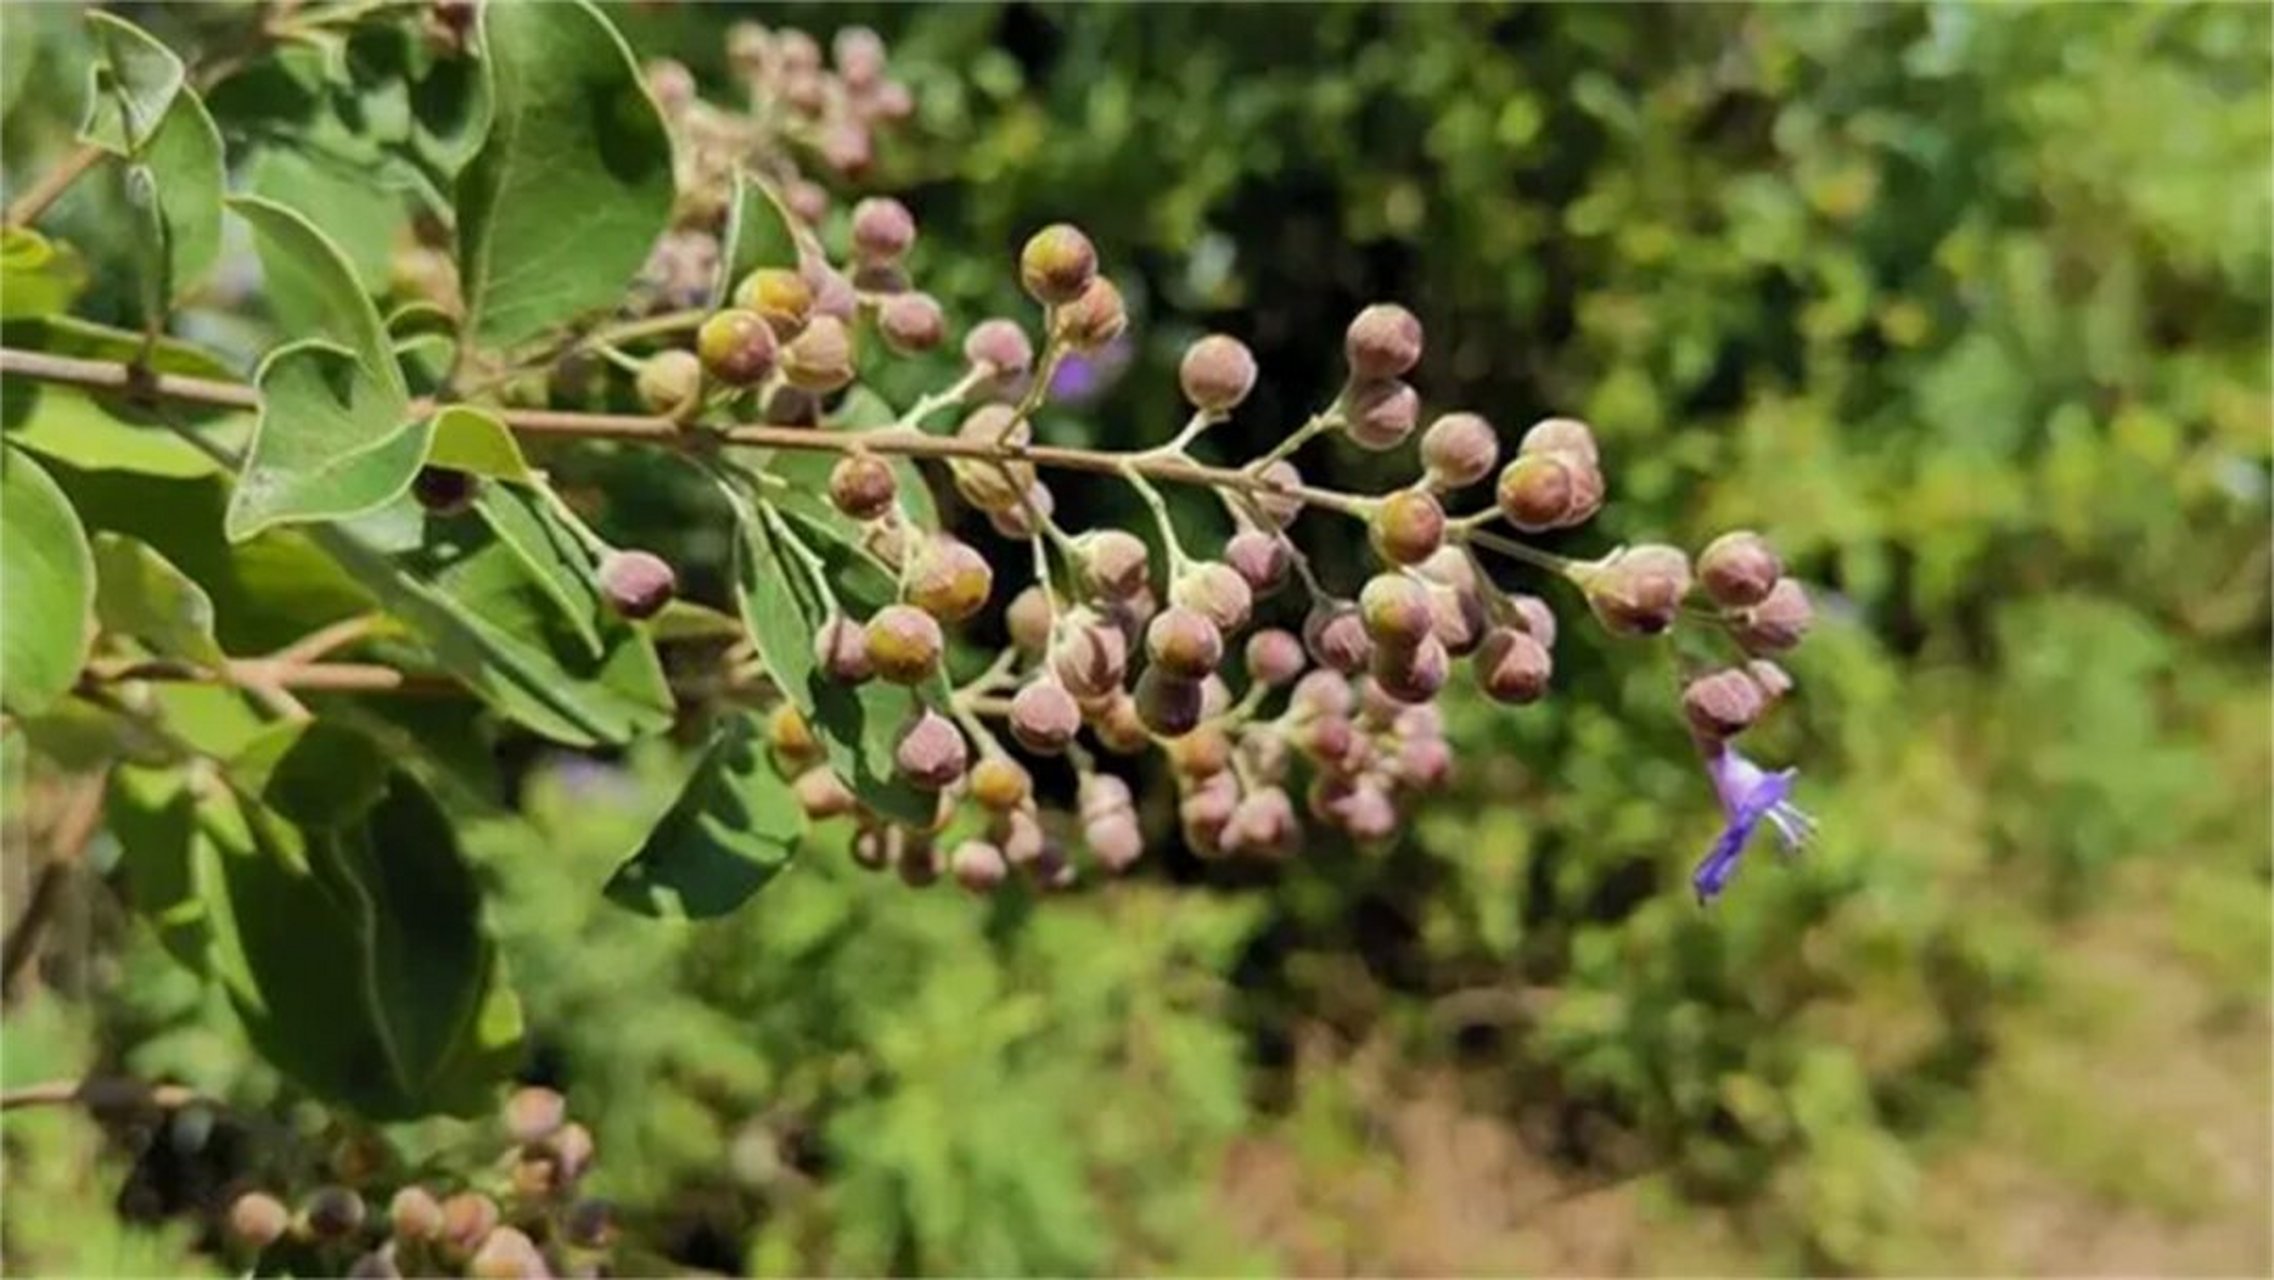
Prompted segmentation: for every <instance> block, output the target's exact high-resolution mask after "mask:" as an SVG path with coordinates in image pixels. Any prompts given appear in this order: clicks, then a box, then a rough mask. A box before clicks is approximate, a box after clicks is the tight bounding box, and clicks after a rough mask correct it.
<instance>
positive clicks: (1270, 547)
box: [1224, 529, 1295, 596]
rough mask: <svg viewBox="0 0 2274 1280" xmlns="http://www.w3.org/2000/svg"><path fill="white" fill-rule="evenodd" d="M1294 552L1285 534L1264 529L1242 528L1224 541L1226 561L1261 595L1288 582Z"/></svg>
mask: <svg viewBox="0 0 2274 1280" xmlns="http://www.w3.org/2000/svg"><path fill="white" fill-rule="evenodd" d="M1294 554H1295V553H1294V550H1293V549H1292V548H1290V547H1289V546H1288V545H1287V539H1286V538H1284V537H1282V536H1280V535H1279V534H1276V533H1265V532H1264V531H1263V530H1261V529H1242V530H1241V531H1240V532H1238V533H1235V534H1233V535H1232V537H1231V539H1230V540H1229V541H1227V542H1226V543H1225V544H1224V563H1225V564H1227V565H1230V566H1231V569H1232V572H1234V573H1236V574H1238V575H1240V580H1241V581H1243V582H1245V583H1247V584H1248V590H1249V592H1250V593H1251V594H1253V595H1258V596H1266V595H1270V594H1271V593H1272V592H1274V591H1277V590H1278V589H1279V588H1280V587H1281V586H1283V585H1284V584H1285V583H1286V581H1287V569H1288V566H1289V565H1291V564H1293V563H1294Z"/></svg>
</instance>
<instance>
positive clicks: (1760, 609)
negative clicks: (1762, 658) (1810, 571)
mask: <svg viewBox="0 0 2274 1280" xmlns="http://www.w3.org/2000/svg"><path fill="white" fill-rule="evenodd" d="M1815 621H1816V609H1815V607H1814V606H1813V605H1811V604H1809V603H1808V590H1807V588H1805V587H1803V586H1801V585H1800V583H1799V582H1798V581H1797V580H1795V579H1792V578H1779V579H1777V584H1776V586H1774V587H1772V588H1770V589H1769V594H1768V595H1767V596H1766V597H1764V598H1763V599H1762V601H1761V602H1760V603H1759V604H1757V605H1754V606H1753V607H1752V608H1750V609H1747V610H1745V611H1744V612H1743V613H1741V614H1739V615H1738V616H1737V623H1736V627H1735V630H1736V633H1737V640H1738V643H1740V644H1742V645H1744V646H1745V648H1746V649H1747V651H1749V652H1752V653H1783V652H1784V651H1785V650H1787V649H1790V648H1792V647H1794V646H1795V645H1798V644H1799V643H1800V641H1801V637H1803V636H1805V635H1807V634H1808V628H1809V626H1810V625H1811V624H1813V623H1814V622H1815Z"/></svg>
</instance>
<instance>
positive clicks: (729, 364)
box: [695, 307, 775, 387]
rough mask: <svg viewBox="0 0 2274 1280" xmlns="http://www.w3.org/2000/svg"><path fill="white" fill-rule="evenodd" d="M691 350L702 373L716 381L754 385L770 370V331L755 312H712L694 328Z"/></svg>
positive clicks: (771, 346)
mask: <svg viewBox="0 0 2274 1280" xmlns="http://www.w3.org/2000/svg"><path fill="white" fill-rule="evenodd" d="M695 352H696V354H697V355H698V356H700V357H701V358H702V362H703V372H705V373H708V374H709V375H711V376H712V377H714V378H716V379H718V380H719V381H720V382H723V383H725V384H726V385H728V386H730V387H752V386H756V385H758V384H759V383H761V382H764V381H765V380H766V376H767V375H768V374H771V373H772V372H773V371H774V356H775V340H774V330H773V327H772V326H770V325H768V324H767V323H766V319H765V317H763V316H761V315H759V314H758V313H757V312H755V311H744V310H742V309H741V308H739V307H736V308H730V309H728V310H725V311H719V312H714V313H712V315H711V316H710V318H709V319H707V320H705V321H703V327H702V328H700V329H697V330H696V331H695Z"/></svg>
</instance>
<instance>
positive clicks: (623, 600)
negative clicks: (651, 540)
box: [600, 551, 679, 621]
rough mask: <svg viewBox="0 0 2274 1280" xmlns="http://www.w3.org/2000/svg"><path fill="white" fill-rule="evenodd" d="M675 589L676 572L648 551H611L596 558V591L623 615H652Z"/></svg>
mask: <svg viewBox="0 0 2274 1280" xmlns="http://www.w3.org/2000/svg"><path fill="white" fill-rule="evenodd" d="M678 590H679V575H678V574H677V573H675V572H673V571H672V568H671V565H670V564H669V563H668V562H666V561H665V560H664V558H663V557H662V556H659V555H656V554H654V553H653V552H648V551H611V552H609V553H608V554H607V556H606V557H605V558H603V559H602V560H601V561H600V593H601V595H602V596H603V597H605V598H606V599H607V601H608V607H609V608H611V609H614V610H615V611H616V613H617V614H618V615H619V616H621V617H625V618H631V619H633V620H635V621H636V620H638V619H641V618H652V617H654V616H655V615H656V614H657V613H659V612H661V611H662V609H663V606H665V605H667V604H669V603H671V597H672V596H673V595H674V594H676V593H677V592H678Z"/></svg>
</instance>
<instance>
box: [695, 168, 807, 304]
mask: <svg viewBox="0 0 2274 1280" xmlns="http://www.w3.org/2000/svg"><path fill="white" fill-rule="evenodd" d="M799 260H800V251H799V239H798V234H797V219H795V218H793V217H791V216H790V211H789V210H788V209H786V208H784V207H783V206H782V202H781V198H780V197H779V196H777V195H776V194H775V193H774V190H773V188H772V187H770V186H768V185H767V184H766V183H764V182H762V181H760V180H759V179H758V178H756V177H754V176H752V175H751V174H750V173H748V172H746V171H744V170H742V169H739V168H738V169H736V170H735V171H734V195H733V201H732V203H730V204H729V205H728V206H727V213H726V235H725V237H724V238H722V239H721V240H720V242H719V275H718V282H717V284H716V285H714V286H713V287H712V291H711V302H712V305H714V306H721V307H723V306H725V305H726V304H727V300H728V299H729V298H731V297H733V296H734V286H735V285H736V284H737V283H739V282H740V281H741V279H742V277H744V276H746V275H749V274H750V273H751V272H752V271H754V270H756V269H757V268H759V267H788V268H795V267H796V266H797V265H798V262H799Z"/></svg>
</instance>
